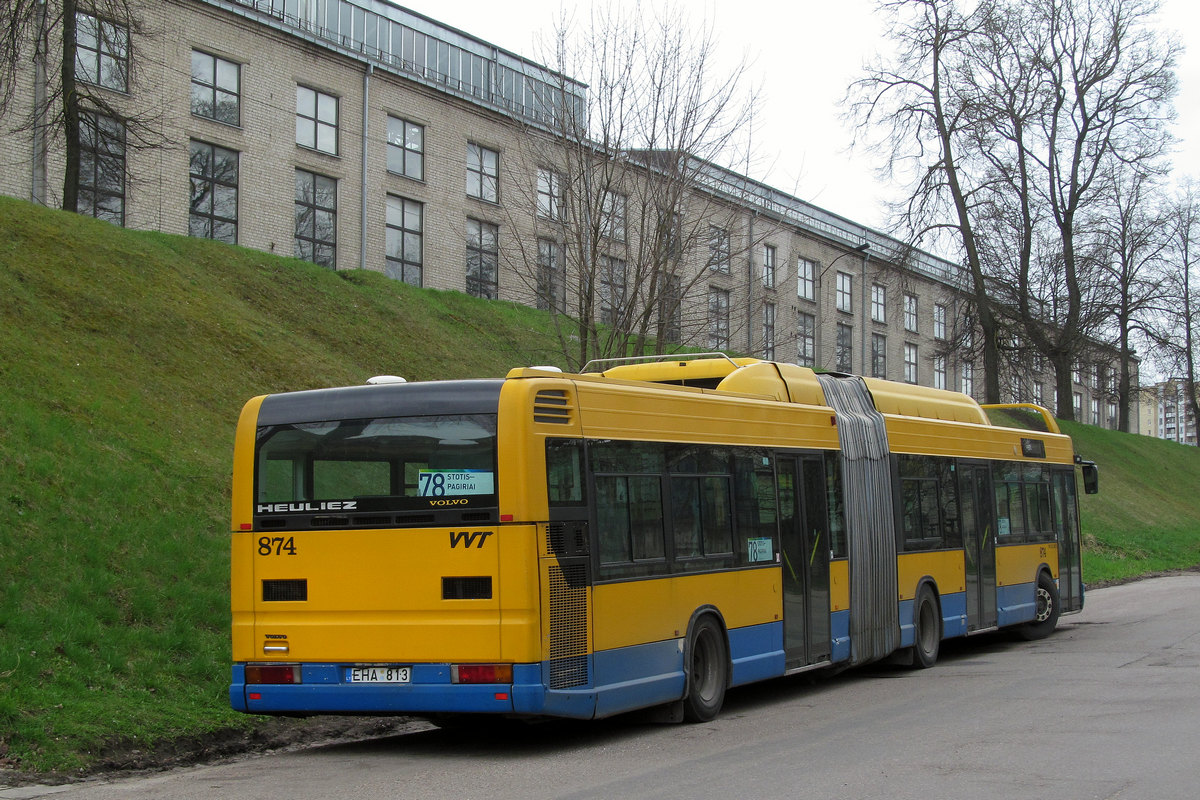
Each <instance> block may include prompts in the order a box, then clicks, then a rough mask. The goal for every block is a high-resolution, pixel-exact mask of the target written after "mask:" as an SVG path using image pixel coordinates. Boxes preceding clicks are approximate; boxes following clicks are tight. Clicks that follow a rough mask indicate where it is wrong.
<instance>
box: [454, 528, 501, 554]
mask: <svg viewBox="0 0 1200 800" xmlns="http://www.w3.org/2000/svg"><path fill="white" fill-rule="evenodd" d="M493 533H495V531H450V547H452V548H454V547H458V546H459V545H460V544H461V545H462V546H463V547H465V548H467V549H470V548H471V547H474V548H475V549H476V550H479V549H482V547H483V543H484V542H486V541H487V537H489V536H491V535H492V534H493Z"/></svg>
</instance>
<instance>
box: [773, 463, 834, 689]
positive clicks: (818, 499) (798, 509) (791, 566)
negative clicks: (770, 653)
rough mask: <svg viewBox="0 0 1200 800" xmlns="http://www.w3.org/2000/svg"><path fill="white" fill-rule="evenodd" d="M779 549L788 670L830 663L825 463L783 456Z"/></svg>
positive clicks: (780, 475)
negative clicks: (821, 662) (823, 662)
mask: <svg viewBox="0 0 1200 800" xmlns="http://www.w3.org/2000/svg"><path fill="white" fill-rule="evenodd" d="M776 464H777V467H778V471H779V472H778V474H779V525H780V531H779V533H780V538H779V549H780V552H781V560H782V562H783V564H782V566H783V629H784V633H783V646H784V652H785V654H786V659H787V668H788V669H792V668H795V667H802V666H807V665H808V664H815V663H817V662H819V661H827V660H829V657H830V653H831V650H832V645H831V642H830V629H829V524H828V520H827V514H826V504H825V462H824V460H823V459H822V458H821V457H820V456H793V455H781V456H779V457H778V458H777V460H776Z"/></svg>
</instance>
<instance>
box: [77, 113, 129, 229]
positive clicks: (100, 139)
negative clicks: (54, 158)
mask: <svg viewBox="0 0 1200 800" xmlns="http://www.w3.org/2000/svg"><path fill="white" fill-rule="evenodd" d="M76 209H77V210H78V211H79V213H80V214H86V215H88V216H92V217H96V218H97V219H103V220H107V221H108V222H112V223H115V224H117V225H124V224H125V124H124V123H122V122H121V121H120V120H116V119H113V118H112V117H106V116H104V115H103V114H96V113H93V112H90V111H83V112H80V114H79V197H78V203H77V205H76Z"/></svg>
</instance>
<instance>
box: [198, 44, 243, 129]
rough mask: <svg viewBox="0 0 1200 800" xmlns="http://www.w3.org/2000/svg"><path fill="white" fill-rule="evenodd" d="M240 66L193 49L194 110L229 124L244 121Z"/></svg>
mask: <svg viewBox="0 0 1200 800" xmlns="http://www.w3.org/2000/svg"><path fill="white" fill-rule="evenodd" d="M241 69H242V68H241V66H240V65H239V64H235V63H234V62H232V61H226V60H225V59H223V58H218V57H217V56H214V55H209V54H208V53H202V52H200V51H199V50H193V51H192V113H193V114H195V115H196V116H198V117H207V118H208V119H214V120H216V121H217V122H224V123H225V124H227V125H240V124H241V121H242V100H241Z"/></svg>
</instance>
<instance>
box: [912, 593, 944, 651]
mask: <svg viewBox="0 0 1200 800" xmlns="http://www.w3.org/2000/svg"><path fill="white" fill-rule="evenodd" d="M941 643H942V615H941V612H940V611H939V610H938V604H937V600H936V599H934V596H933V591H932V590H931V589H930V588H929V587H928V586H922V587H921V591H920V592H918V593H917V602H916V604H915V605H914V606H913V648H912V652H913V659H912V665H913V666H914V667H916V668H917V669H927V668H929V667H932V666H933V665H934V664H935V663H936V662H937V658H938V649H939V648H940V646H941Z"/></svg>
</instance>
